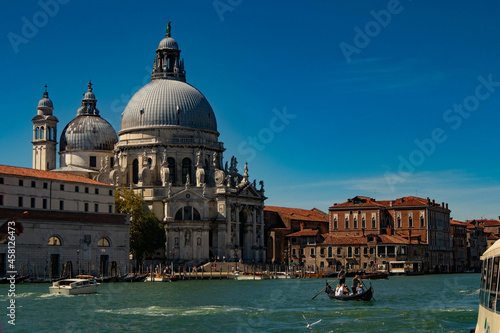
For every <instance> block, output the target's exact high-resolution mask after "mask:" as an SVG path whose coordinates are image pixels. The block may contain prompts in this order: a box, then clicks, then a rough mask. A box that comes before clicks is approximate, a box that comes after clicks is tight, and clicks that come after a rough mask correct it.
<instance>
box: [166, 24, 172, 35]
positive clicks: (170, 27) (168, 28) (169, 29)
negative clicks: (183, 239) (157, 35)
mask: <svg viewBox="0 0 500 333" xmlns="http://www.w3.org/2000/svg"><path fill="white" fill-rule="evenodd" d="M171 23H172V22H168V23H167V37H170V31H171V30H172V25H171Z"/></svg>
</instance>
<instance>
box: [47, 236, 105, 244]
mask: <svg viewBox="0 0 500 333" xmlns="http://www.w3.org/2000/svg"><path fill="white" fill-rule="evenodd" d="M47 245H49V246H61V245H62V241H61V238H60V237H59V236H56V235H54V236H51V237H50V238H49V241H48V243H47ZM97 246H98V247H110V246H111V243H110V241H109V238H107V237H101V238H100V239H99V240H98V241H97Z"/></svg>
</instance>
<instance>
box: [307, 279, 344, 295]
mask: <svg viewBox="0 0 500 333" xmlns="http://www.w3.org/2000/svg"><path fill="white" fill-rule="evenodd" d="M338 279H339V278H336V279H335V281H337V280H338ZM335 281H333V282H332V283H330V284H327V285H326V287H325V288H323V289H321V290H320V292H319V293H317V294H316V295H314V297H313V298H312V299H311V300H313V299H315V298H316V296H318V295H319V294H321V293H322V292H323V291H324V290H325V289H326V288H328V287H329V286H331V285H332V284H334V283H335Z"/></svg>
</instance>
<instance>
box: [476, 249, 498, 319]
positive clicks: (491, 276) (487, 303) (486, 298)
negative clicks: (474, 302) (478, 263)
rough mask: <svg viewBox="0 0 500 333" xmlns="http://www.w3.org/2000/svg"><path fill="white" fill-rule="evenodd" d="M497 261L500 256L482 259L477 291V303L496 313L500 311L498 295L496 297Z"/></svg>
mask: <svg viewBox="0 0 500 333" xmlns="http://www.w3.org/2000/svg"><path fill="white" fill-rule="evenodd" d="M499 262H500V257H494V258H488V259H487V260H484V261H483V268H482V270H481V289H480V293H479V303H480V304H481V305H482V306H484V307H486V308H488V309H490V310H491V311H496V312H497V313H500V297H498V293H499V290H498V277H499V276H500V274H499V269H500V265H499Z"/></svg>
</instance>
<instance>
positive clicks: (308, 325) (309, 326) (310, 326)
mask: <svg viewBox="0 0 500 333" xmlns="http://www.w3.org/2000/svg"><path fill="white" fill-rule="evenodd" d="M302 317H304V320H305V321H306V324H307V325H306V327H307V328H308V329H310V330H312V326H313V325H316V324H317V323H319V322H320V321H321V320H322V319H320V320H318V321H316V322H314V323H312V324H309V323H308V322H307V319H306V316H304V314H302Z"/></svg>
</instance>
